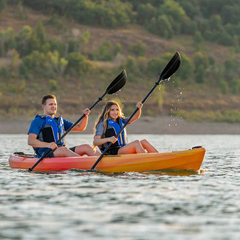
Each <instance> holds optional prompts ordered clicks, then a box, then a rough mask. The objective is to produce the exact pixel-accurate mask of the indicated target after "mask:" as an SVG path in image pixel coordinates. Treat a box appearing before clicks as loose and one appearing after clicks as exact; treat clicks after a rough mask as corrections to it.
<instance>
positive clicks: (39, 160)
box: [28, 91, 108, 171]
mask: <svg viewBox="0 0 240 240" xmlns="http://www.w3.org/2000/svg"><path fill="white" fill-rule="evenodd" d="M107 93H108V91H106V92H105V93H104V94H103V95H102V96H101V97H100V98H98V100H97V101H96V102H95V103H94V104H93V105H92V106H91V107H90V108H89V110H92V109H93V108H94V107H95V106H96V105H97V104H98V103H99V102H100V101H102V99H103V97H104V96H105V95H106V94H107ZM85 116H86V115H85V114H83V115H82V116H81V117H80V118H79V119H78V120H77V121H76V122H75V123H74V124H73V125H72V126H71V127H70V128H69V129H68V130H67V131H66V132H65V133H64V134H63V135H62V136H61V137H60V138H59V140H58V141H57V142H56V144H57V145H58V144H59V143H60V142H61V141H62V139H63V138H64V137H65V136H66V135H67V134H68V133H69V132H70V131H71V130H72V129H73V128H74V127H75V126H76V125H77V124H78V123H79V122H80V121H81V120H82V119H83V118H84V117H85ZM51 151H53V150H52V149H51V148H49V149H48V150H47V151H46V152H44V154H43V155H42V156H41V157H40V158H39V159H38V161H37V162H36V163H35V164H34V165H33V166H32V167H31V168H29V169H28V170H29V171H32V170H33V169H34V168H35V167H36V166H37V165H38V164H39V163H40V162H41V161H42V160H43V158H45V157H46V156H47V155H48V154H49V153H50V152H51Z"/></svg>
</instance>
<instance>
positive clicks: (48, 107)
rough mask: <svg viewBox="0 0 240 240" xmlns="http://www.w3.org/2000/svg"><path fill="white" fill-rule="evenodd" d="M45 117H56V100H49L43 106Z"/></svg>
mask: <svg viewBox="0 0 240 240" xmlns="http://www.w3.org/2000/svg"><path fill="white" fill-rule="evenodd" d="M42 108H43V110H44V115H50V116H52V115H55V114H56V112H57V101H56V99H52V98H50V99H47V101H46V104H45V105H42Z"/></svg>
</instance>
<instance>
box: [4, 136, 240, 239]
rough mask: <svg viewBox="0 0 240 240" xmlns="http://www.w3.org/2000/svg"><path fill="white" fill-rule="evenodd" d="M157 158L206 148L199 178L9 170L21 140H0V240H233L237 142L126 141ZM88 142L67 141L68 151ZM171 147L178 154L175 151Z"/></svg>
mask: <svg viewBox="0 0 240 240" xmlns="http://www.w3.org/2000/svg"><path fill="white" fill-rule="evenodd" d="M131 138H132V140H133V139H138V138H139V139H140V138H146V139H149V140H150V141H151V142H153V144H154V145H155V146H159V148H158V149H159V151H172V150H183V149H189V148H191V147H192V146H193V145H203V146H205V148H206V150H207V153H206V156H205V159H204V163H203V165H202V169H201V171H199V172H193V171H192V172H191V171H153V172H147V173H134V172H132V173H131V172H130V173H118V174H114V173H102V172H98V171H80V170H68V171H62V172H51V173H43V172H32V173H29V172H28V171H25V170H12V169H11V168H10V167H9V165H8V157H9V155H10V154H11V153H12V152H14V151H23V152H28V153H30V152H32V150H31V148H30V147H29V146H27V144H26V140H27V137H26V136H25V135H0V142H1V148H2V149H1V151H0V219H1V220H0V239H24V240H25V239H26V240H29V239H64V240H65V239H70V240H71V239H79V238H80V239H100V240H103V239H104V240H105V239H109V240H110V239H111V240H112V239H129V240H130V239H131V240H132V239H137V240H141V239H144V240H145V239H184V240H186V239H189V240H190V239H193V238H194V239H239V238H240V230H239V224H240V205H239V202H240V194H239V191H238V189H239V186H240V173H239V169H240V161H239V160H240V158H239V156H240V150H239V144H238V136H235V135H222V136H216V135H195V136H194V135H191V136H190V135H189V136H188V135H177V136H171V135H165V136H161V135H154V137H153V136H151V135H142V136H136V135H130V141H131ZM83 140H84V141H88V142H89V143H90V142H91V141H92V136H90V135H84V137H82V135H81V136H80V135H77V134H73V135H70V136H69V137H68V144H69V145H70V146H71V145H74V144H75V143H76V142H78V143H79V144H81V143H83V142H81V141H83ZM176 146H177V147H176Z"/></svg>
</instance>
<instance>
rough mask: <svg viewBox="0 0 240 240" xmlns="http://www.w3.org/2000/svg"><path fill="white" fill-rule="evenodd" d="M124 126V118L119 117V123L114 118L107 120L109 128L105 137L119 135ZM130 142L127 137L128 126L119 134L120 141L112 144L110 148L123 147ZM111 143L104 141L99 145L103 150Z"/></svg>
mask: <svg viewBox="0 0 240 240" xmlns="http://www.w3.org/2000/svg"><path fill="white" fill-rule="evenodd" d="M123 126H124V121H123V118H119V123H117V122H115V121H113V120H112V119H108V121H107V128H106V132H105V133H104V135H103V138H107V137H112V136H117V134H118V133H119V132H120V130H121V128H122V127H123ZM127 143H128V139H127V131H126V128H124V129H123V131H122V132H121V133H120V135H119V136H118V141H117V142H115V143H114V144H112V145H111V147H110V148H109V149H112V148H121V147H123V146H125V145H126V144H127ZM108 145H109V143H104V144H102V145H100V146H99V148H100V150H101V151H104V149H105V148H106V147H107V146H108Z"/></svg>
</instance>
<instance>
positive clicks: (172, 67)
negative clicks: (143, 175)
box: [91, 52, 181, 169]
mask: <svg viewBox="0 0 240 240" xmlns="http://www.w3.org/2000/svg"><path fill="white" fill-rule="evenodd" d="M180 64H181V57H180V54H179V52H176V53H175V54H174V56H173V57H172V59H171V60H170V61H169V63H168V64H167V66H166V67H165V68H164V69H163V71H162V73H161V75H160V77H159V79H158V81H157V82H156V83H155V85H154V86H153V88H152V89H151V90H150V92H149V93H148V94H147V96H146V97H145V98H144V99H143V100H142V103H144V102H145V101H146V100H147V98H148V97H149V96H150V94H151V93H152V92H153V90H154V89H155V88H156V87H157V85H159V83H160V81H161V80H164V79H168V78H170V77H171V76H172V75H173V74H174V73H175V72H176V71H177V70H178V68H179V66H180ZM138 110H139V108H136V109H135V111H134V112H133V114H132V115H131V116H130V117H129V118H128V120H127V122H126V123H125V124H124V125H123V126H122V128H121V129H120V131H119V132H118V134H117V136H116V138H118V136H119V135H120V134H121V132H122V131H123V129H124V128H125V127H126V125H127V124H128V123H129V121H130V120H131V119H132V118H133V116H134V115H135V114H136V113H137V111H138ZM112 144H113V143H112V142H111V143H110V144H109V145H108V146H107V147H106V148H105V150H104V151H103V152H102V154H101V156H100V157H99V158H98V160H97V161H96V162H95V163H94V165H93V166H92V168H91V169H94V168H95V167H96V166H97V164H98V163H99V162H100V160H101V159H102V158H103V156H104V154H105V153H106V152H107V150H108V149H109V148H110V147H111V146H112Z"/></svg>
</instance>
